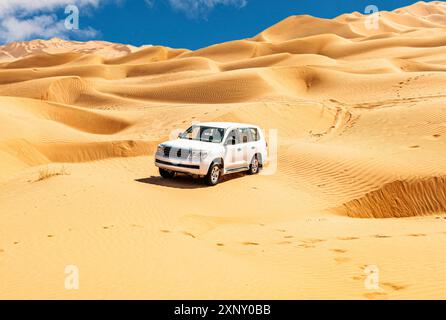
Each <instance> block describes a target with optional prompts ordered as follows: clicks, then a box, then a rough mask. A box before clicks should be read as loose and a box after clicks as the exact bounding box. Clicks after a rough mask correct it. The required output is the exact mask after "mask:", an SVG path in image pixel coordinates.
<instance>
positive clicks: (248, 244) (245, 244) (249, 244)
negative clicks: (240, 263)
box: [242, 241, 260, 246]
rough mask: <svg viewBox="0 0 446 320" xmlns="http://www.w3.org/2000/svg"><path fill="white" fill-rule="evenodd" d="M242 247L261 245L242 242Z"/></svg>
mask: <svg viewBox="0 0 446 320" xmlns="http://www.w3.org/2000/svg"><path fill="white" fill-rule="evenodd" d="M242 245H244V246H259V245H260V243H257V242H250V241H247V242H242Z"/></svg>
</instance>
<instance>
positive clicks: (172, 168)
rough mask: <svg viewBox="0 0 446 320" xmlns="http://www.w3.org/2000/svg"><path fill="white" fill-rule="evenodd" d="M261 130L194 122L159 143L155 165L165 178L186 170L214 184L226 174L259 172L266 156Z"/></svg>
mask: <svg viewBox="0 0 446 320" xmlns="http://www.w3.org/2000/svg"><path fill="white" fill-rule="evenodd" d="M266 149H267V144H266V141H265V136H264V134H263V132H262V130H261V129H260V128H259V127H257V126H253V125H248V124H240V123H227V122H209V123H201V124H197V125H193V126H192V127H190V128H189V129H187V130H186V131H185V132H184V133H181V134H180V135H179V136H178V139H177V140H173V141H168V142H165V143H162V144H160V145H159V146H158V150H157V152H156V155H155V165H156V166H157V167H159V172H160V174H161V176H162V177H163V178H173V177H175V175H176V173H178V172H180V173H186V174H190V175H194V176H200V177H204V178H205V182H206V184H208V185H210V186H215V185H216V184H218V182H219V180H220V177H221V176H222V175H225V174H229V173H235V172H241V171H247V172H248V173H249V174H257V173H258V172H259V170H260V169H261V168H262V167H263V165H264V163H265V161H266V160H267V151H266Z"/></svg>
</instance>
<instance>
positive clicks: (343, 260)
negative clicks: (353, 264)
mask: <svg viewBox="0 0 446 320" xmlns="http://www.w3.org/2000/svg"><path fill="white" fill-rule="evenodd" d="M334 260H335V261H336V262H337V263H346V262H349V261H351V259H350V258H346V257H337V258H335V259H334Z"/></svg>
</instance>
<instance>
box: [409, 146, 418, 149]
mask: <svg viewBox="0 0 446 320" xmlns="http://www.w3.org/2000/svg"><path fill="white" fill-rule="evenodd" d="M420 148H421V147H420V146H419V145H413V146H410V147H409V149H420Z"/></svg>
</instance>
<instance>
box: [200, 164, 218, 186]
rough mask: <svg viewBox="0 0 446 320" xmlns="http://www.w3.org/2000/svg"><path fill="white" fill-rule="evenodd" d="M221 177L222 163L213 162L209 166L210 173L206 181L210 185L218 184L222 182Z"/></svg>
mask: <svg viewBox="0 0 446 320" xmlns="http://www.w3.org/2000/svg"><path fill="white" fill-rule="evenodd" d="M220 177H221V168H220V165H218V164H212V165H211V167H210V168H209V172H208V174H207V175H206V177H205V178H204V182H205V183H206V184H207V185H208V186H211V187H212V186H215V185H217V184H218V183H219V182H220Z"/></svg>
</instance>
